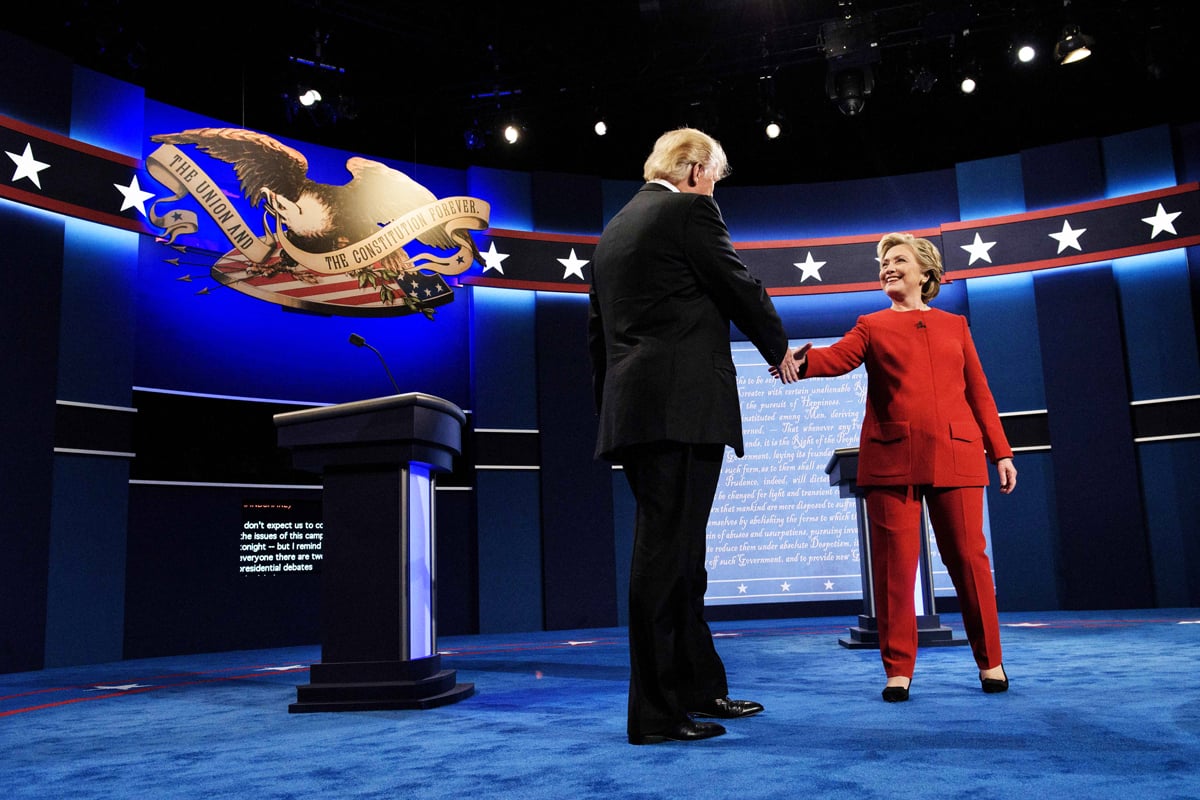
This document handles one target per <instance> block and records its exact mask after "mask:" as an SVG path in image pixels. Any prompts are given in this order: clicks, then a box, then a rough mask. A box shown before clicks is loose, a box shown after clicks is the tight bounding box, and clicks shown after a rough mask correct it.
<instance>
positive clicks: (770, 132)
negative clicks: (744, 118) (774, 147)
mask: <svg viewBox="0 0 1200 800" xmlns="http://www.w3.org/2000/svg"><path fill="white" fill-rule="evenodd" d="M763 132H764V133H766V134H767V138H768V139H778V138H779V134H781V133H783V128H781V127H779V122H777V121H776V120H771V121H770V122H768V123H767V126H766V128H764V129H763Z"/></svg>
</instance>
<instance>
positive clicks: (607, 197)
mask: <svg viewBox="0 0 1200 800" xmlns="http://www.w3.org/2000/svg"><path fill="white" fill-rule="evenodd" d="M641 187H642V181H640V180H632V181H611V180H610V181H601V182H600V194H601V197H602V200H601V203H602V204H603V209H602V212H603V214H604V225H607V224H608V221H609V220H610V219H612V218H613V217H615V216H616V215H617V212H618V211H620V210H621V209H622V208H624V207H625V204H626V203H628V202H629V199H630V198H631V197H633V196H634V195H635V194H637V191H638V189H640V188H641ZM601 227H602V228H603V226H601Z"/></svg>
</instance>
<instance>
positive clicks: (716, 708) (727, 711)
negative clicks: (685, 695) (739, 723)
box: [688, 697, 763, 719]
mask: <svg viewBox="0 0 1200 800" xmlns="http://www.w3.org/2000/svg"><path fill="white" fill-rule="evenodd" d="M762 710H763V706H762V703H756V702H754V701H753V700H730V699H729V698H728V697H717V698H714V699H712V700H709V701H708V702H707V703H702V704H700V705H699V706H698V707H697V708H691V709H688V713H689V714H694V715H695V716H697V717H716V718H717V719H737V718H738V717H752V716H754V715H755V714H758V713H761V712H762Z"/></svg>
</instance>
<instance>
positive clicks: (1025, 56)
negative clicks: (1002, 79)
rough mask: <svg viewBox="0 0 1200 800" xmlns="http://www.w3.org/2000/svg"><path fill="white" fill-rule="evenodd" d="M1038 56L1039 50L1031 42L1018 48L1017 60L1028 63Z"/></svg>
mask: <svg viewBox="0 0 1200 800" xmlns="http://www.w3.org/2000/svg"><path fill="white" fill-rule="evenodd" d="M1035 58H1037V50H1036V49H1035V48H1034V46H1033V45H1031V44H1023V45H1021V46H1020V47H1018V48H1017V61H1020V62H1021V63H1022V64H1028V63H1029V62H1030V61H1033V60H1034V59H1035Z"/></svg>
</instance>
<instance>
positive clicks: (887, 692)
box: [883, 678, 912, 703]
mask: <svg viewBox="0 0 1200 800" xmlns="http://www.w3.org/2000/svg"><path fill="white" fill-rule="evenodd" d="M909 686H912V679H911V678H909V681H908V686H885V687H883V699H884V700H886V701H887V702H889V703H903V702H904V701H906V700H908V688H909Z"/></svg>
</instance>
